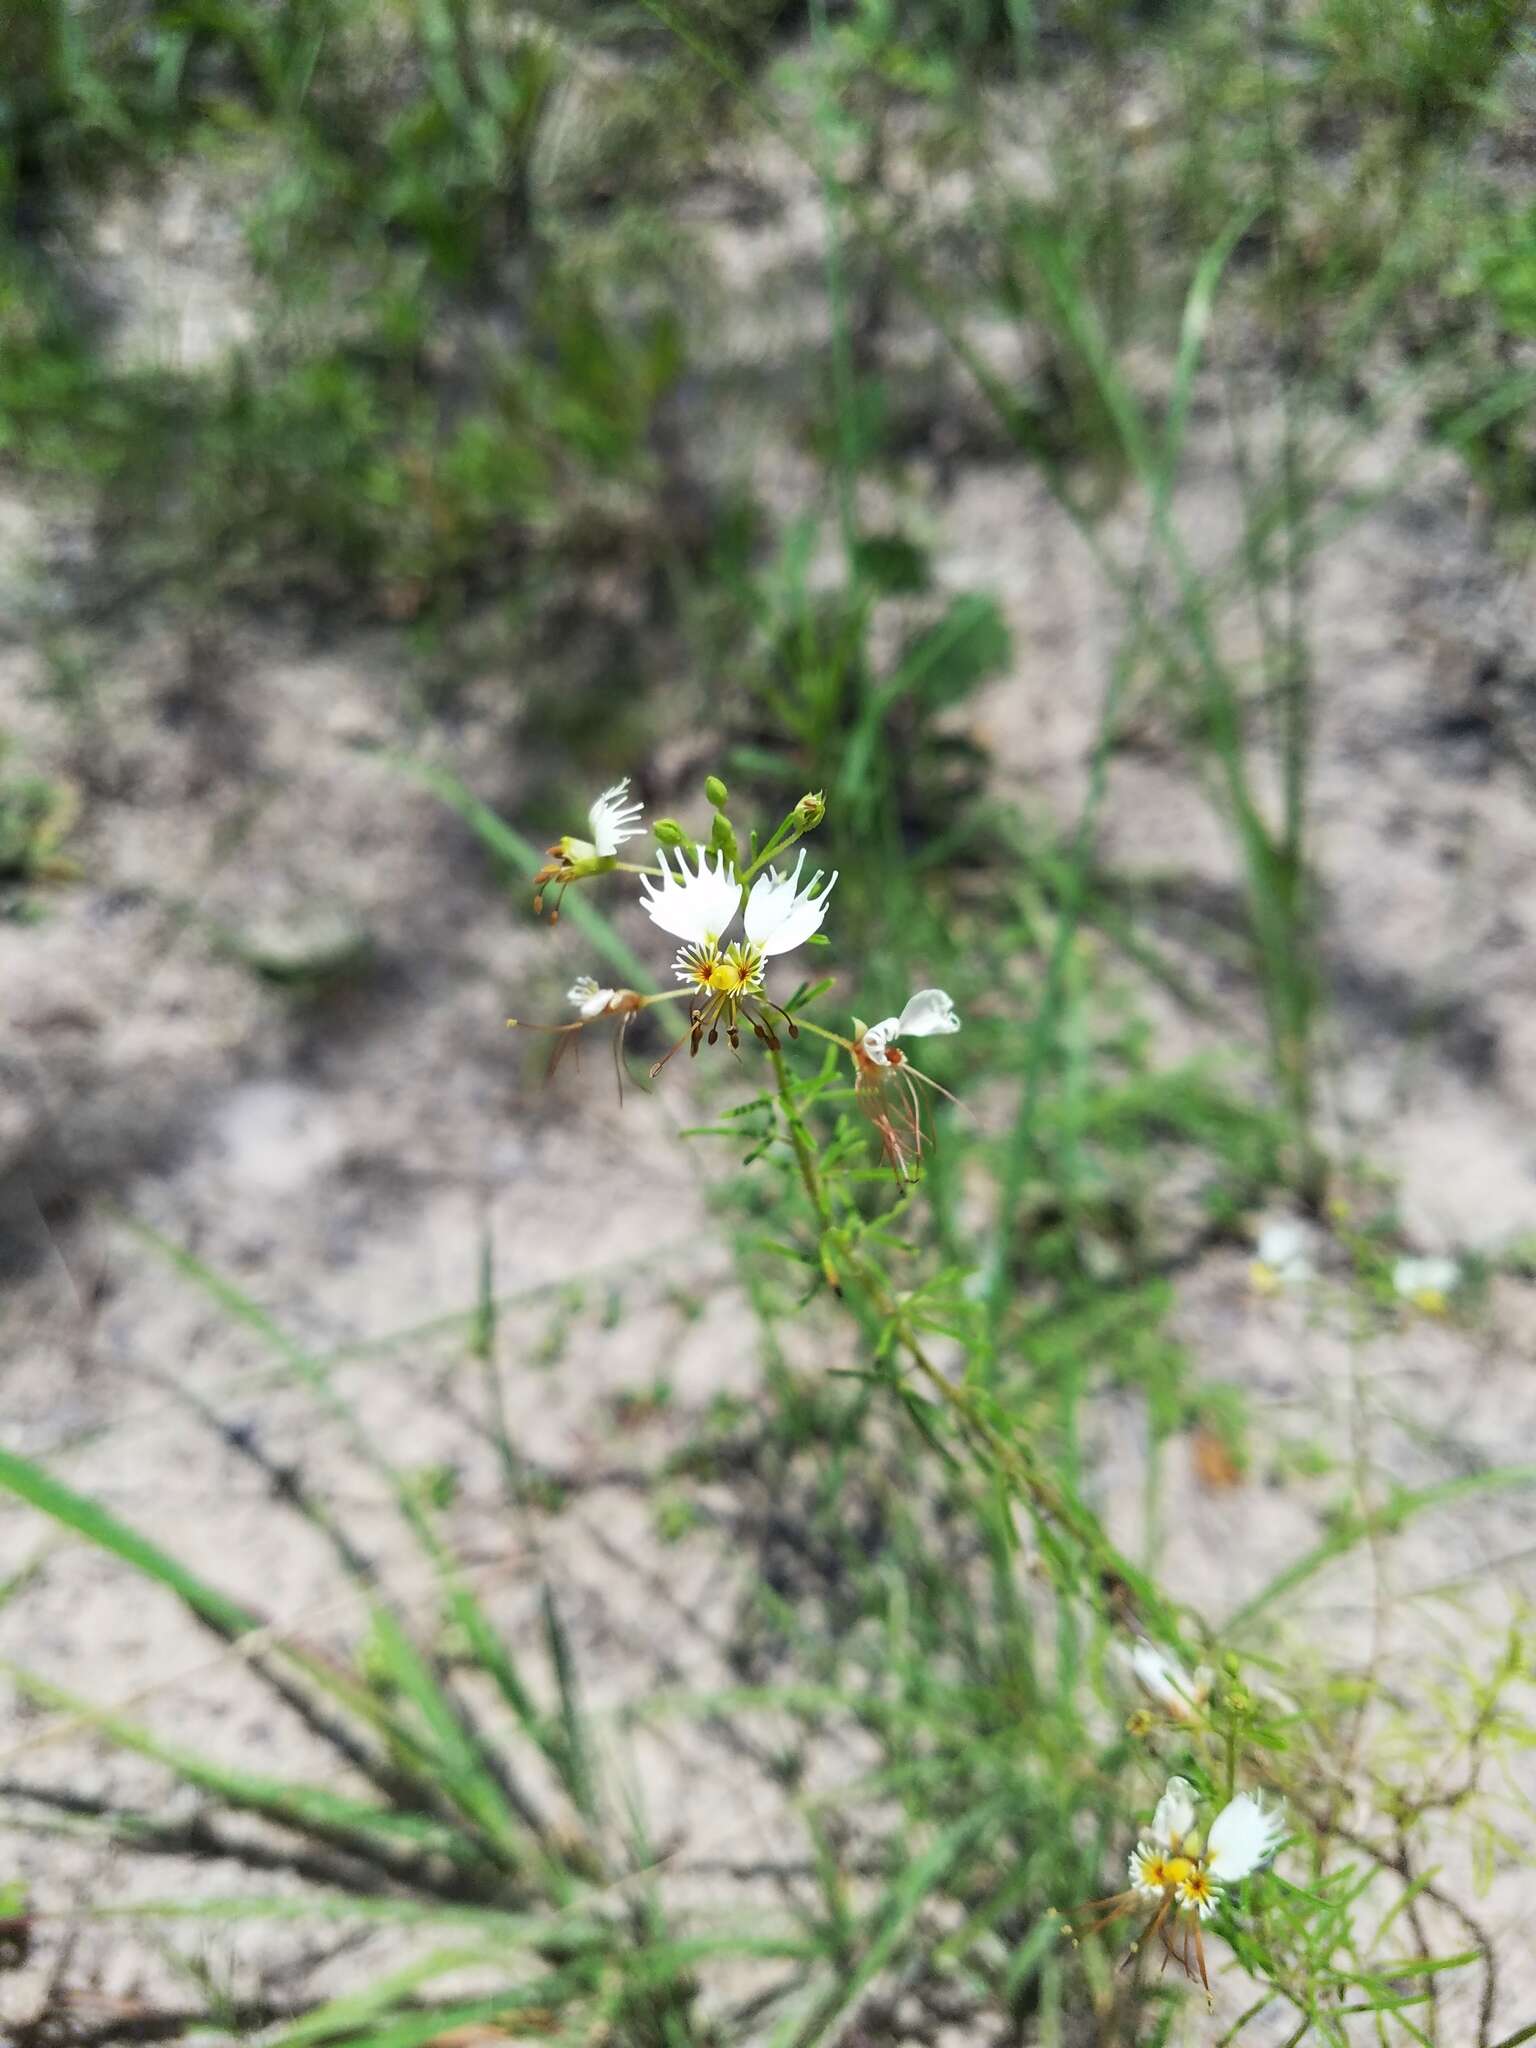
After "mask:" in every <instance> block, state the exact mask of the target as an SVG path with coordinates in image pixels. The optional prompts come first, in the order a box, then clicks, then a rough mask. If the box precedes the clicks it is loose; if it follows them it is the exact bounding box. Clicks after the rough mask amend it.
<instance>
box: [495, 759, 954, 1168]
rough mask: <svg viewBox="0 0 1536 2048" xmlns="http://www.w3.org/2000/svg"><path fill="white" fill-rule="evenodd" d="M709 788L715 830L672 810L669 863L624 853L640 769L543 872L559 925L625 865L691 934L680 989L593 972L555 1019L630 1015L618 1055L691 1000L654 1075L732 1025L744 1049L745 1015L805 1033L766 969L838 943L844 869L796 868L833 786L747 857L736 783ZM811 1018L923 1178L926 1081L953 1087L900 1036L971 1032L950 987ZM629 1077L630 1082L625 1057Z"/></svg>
mask: <svg viewBox="0 0 1536 2048" xmlns="http://www.w3.org/2000/svg"><path fill="white" fill-rule="evenodd" d="M704 793H705V796H706V797H707V798H708V800H709V802H710V804H711V806H712V807H713V810H714V817H713V820H712V821H711V825H710V830H709V835H708V837H707V839H705V840H704V841H702V842H700V841H698V840H696V839H694V838H693V837H692V836H691V835H690V834H688V833H687V832H685V831H684V829H683V827H682V826H681V825H680V824H678V822H677V821H676V820H675V819H673V818H661V819H658V820H657V821H656V823H655V824H654V825H653V827H652V832H653V834H654V837H655V841H656V858H655V865H641V864H639V863H637V862H633V861H625V860H623V859H621V857H620V849H621V848H622V847H623V846H624V845H625V844H626V843H627V842H628V841H630V840H632V839H635V838H637V837H638V836H640V834H641V833H642V832H643V830H644V827H643V825H642V823H641V820H642V818H643V815H644V809H643V806H642V805H641V804H640V803H638V802H632V801H631V800H630V796H629V778H628V777H627V776H626V777H625V778H624V780H623V781H622V782H616V783H615V784H614V785H613V787H612V788H611V789H606V790H604V791H603V793H602V795H601V796H600V797H598V798H597V800H596V801H595V802H594V803H593V805H592V807H591V809H590V810H589V812H588V814H587V820H588V832H589V833H590V837H588V838H578V837H576V836H575V835H574V834H567V835H566V836H565V837H564V838H562V839H559V840H557V841H556V842H555V843H554V845H553V846H551V847H550V848H549V850H548V862H547V864H546V865H545V866H544V867H542V868H541V869H540V870H539V872H538V874H537V875H536V876H535V878H534V887H535V894H534V909H535V911H537V912H541V913H542V911H543V908H544V904H545V900H546V897H551V898H552V899H553V900H552V901H551V907H550V920H551V922H554V921H555V920H556V919H557V918H558V916H559V898H560V896H561V895H563V893H564V891H565V890H566V889H567V888H569V887H570V886H571V885H572V884H573V883H577V882H581V881H585V880H587V879H588V878H590V877H593V876H597V875H604V874H611V873H614V872H623V873H627V874H633V875H637V876H639V878H640V905H641V908H642V909H643V910H644V912H645V914H646V916H647V917H648V918H649V919H650V920H651V922H652V924H654V925H655V926H656V927H657V929H658V930H660V931H663V932H665V933H667V935H668V936H669V937H670V938H673V939H676V940H677V941H678V947H677V952H676V954H675V956H674V959H673V974H674V978H675V979H676V981H677V982H678V984H679V986H678V987H677V988H674V989H668V990H665V991H662V992H660V993H658V994H654V995H642V994H641V993H640V992H639V991H637V990H635V989H628V988H607V987H603V986H601V985H600V984H599V983H598V982H597V981H596V980H594V979H593V978H592V977H591V976H590V975H582V976H581V977H580V978H579V979H578V980H577V981H575V982H573V983H572V985H571V988H570V991H569V1000H570V1002H571V1005H572V1007H573V1008H574V1009H575V1011H576V1013H577V1015H576V1018H575V1021H574V1022H573V1023H570V1024H566V1025H560V1026H556V1027H554V1029H555V1030H556V1031H557V1032H560V1033H562V1034H568V1033H572V1032H577V1031H580V1030H581V1029H582V1028H583V1027H584V1026H585V1025H587V1024H589V1023H592V1022H594V1021H595V1020H596V1019H598V1018H600V1017H614V1018H616V1019H617V1020H618V1023H619V1039H618V1040H616V1042H615V1043H616V1054H618V1055H619V1056H620V1057H621V1050H620V1046H619V1040H621V1039H622V1035H623V1032H624V1031H625V1030H626V1029H627V1027H628V1025H629V1023H630V1022H631V1020H632V1019H633V1018H634V1017H635V1016H637V1015H639V1014H640V1012H641V1011H643V1010H648V1009H651V1008H653V1007H655V1006H656V1005H658V1004H663V1003H668V1002H674V1001H679V1000H682V1001H686V1002H687V1004H688V1028H687V1030H686V1032H685V1033H684V1034H683V1036H682V1037H681V1038H679V1039H678V1041H677V1043H676V1044H675V1045H674V1046H673V1047H672V1050H671V1052H669V1053H667V1054H666V1055H665V1056H664V1058H663V1059H662V1060H659V1061H658V1062H657V1064H656V1067H654V1068H653V1069H652V1073H653V1074H654V1073H655V1072H656V1071H658V1070H659V1068H660V1067H661V1066H662V1065H664V1064H665V1061H666V1059H670V1058H671V1056H672V1052H676V1051H677V1050H678V1048H679V1047H680V1046H681V1045H683V1044H684V1043H687V1044H688V1046H689V1048H690V1051H691V1052H693V1053H697V1052H698V1050H699V1047H700V1046H701V1045H702V1044H704V1043H706V1042H707V1043H708V1044H710V1045H714V1044H715V1043H716V1042H717V1041H718V1040H719V1038H720V1037H721V1036H722V1035H723V1036H724V1037H725V1039H726V1041H727V1043H728V1044H729V1045H730V1046H731V1047H732V1049H733V1050H735V1049H739V1047H740V1044H741V1032H742V1026H743V1024H745V1025H746V1026H747V1027H748V1028H749V1029H750V1030H751V1031H752V1032H753V1033H754V1034H755V1035H756V1036H757V1037H758V1038H759V1039H760V1040H761V1041H762V1042H763V1043H764V1044H765V1045H766V1046H768V1047H769V1048H770V1049H772V1050H774V1051H777V1050H778V1049H779V1047H780V1044H781V1040H780V1037H779V1030H780V1027H783V1028H784V1029H786V1030H787V1032H788V1034H789V1035H790V1036H791V1037H797V1036H798V1035H799V1032H800V1029H801V1024H800V1022H799V1021H797V1019H796V1017H794V1016H793V1015H791V1014H790V1012H789V1010H787V1009H786V1008H784V1007H783V1005H782V1004H780V1003H778V1002H775V1001H774V1000H773V999H772V998H771V997H770V996H769V994H768V991H767V985H766V970H767V967H768V963H769V962H770V961H772V960H776V959H779V958H781V957H782V956H784V955H785V954H788V953H793V952H796V951H798V950H799V949H800V948H801V947H803V946H806V945H808V944H811V943H812V942H818V943H822V944H824V943H825V939H824V938H823V936H822V930H821V927H822V924H823V922H824V921H825V918H826V915H827V906H828V903H829V901H830V898H831V895H832V890H833V888H834V886H835V884H836V882H837V872H836V870H834V871H833V872H832V874H830V875H826V874H825V873H824V871H823V870H822V869H821V868H816V869H814V870H813V871H812V872H811V873H810V874H809V875H807V874H806V872H805V867H806V856H805V848H804V847H803V846H801V847H799V850H798V851H797V852H796V853H795V857H794V864H793V866H790V865H789V855H790V851H791V849H792V848H794V847H795V846H796V844H797V842H798V841H799V840H801V839H802V838H803V837H804V836H805V834H806V833H808V832H812V831H814V830H815V829H816V827H817V826H818V825H820V824H821V822H822V820H823V818H824V817H825V816H826V809H827V805H826V798H825V796H824V795H823V794H822V792H821V791H820V790H812V791H810V792H808V793H807V794H806V795H805V796H803V797H801V799H800V801H799V802H798V803H797V804H796V805H795V806H794V808H793V809H792V810H791V811H790V812H789V813H788V815H787V816H786V817H785V818H784V819H783V821H782V822H781V823H780V825H779V826H778V828H777V830H776V831H774V832H773V833H772V834H771V835H770V837H769V839H768V840H767V842H766V844H765V845H763V846H762V847H761V848H760V847H759V845H758V841H757V835H756V833H753V834H752V835H750V840H749V849H748V851H747V852H746V853H745V854H743V851H742V848H741V843H740V840H739V839H738V836H737V833H736V828H735V826H734V825H733V824H732V822H731V819H730V817H729V815H728V812H727V808H726V806H727V803H728V801H729V793H728V791H727V790H726V786H725V784H724V783H723V782H722V781H721V780H720V779H719V777H718V776H714V775H712V776H710V777H709V778H708V780H707V781H706V782H705V785H704ZM780 862H782V863H783V866H780V865H778V863H780ZM510 1021H513V1022H516V1021H517V1020H515V1019H513V1020H510ZM807 1028H809V1029H811V1030H813V1031H815V1032H816V1033H817V1035H818V1036H820V1037H823V1038H827V1039H829V1040H831V1041H832V1042H833V1043H835V1044H837V1045H840V1046H841V1047H843V1048H844V1050H845V1051H847V1052H848V1054H849V1055H850V1056H851V1058H852V1060H853V1065H854V1072H855V1078H856V1083H857V1095H858V1100H859V1102H860V1104H861V1106H862V1107H863V1108H864V1110H865V1112H866V1114H867V1115H868V1116H869V1118H870V1121H871V1122H872V1123H873V1124H874V1126H875V1129H876V1130H877V1131H878V1133H879V1135H880V1139H881V1142H882V1144H883V1145H884V1148H885V1152H886V1156H887V1158H888V1159H889V1160H890V1162H891V1165H892V1167H893V1168H894V1170H895V1171H896V1173H897V1175H898V1177H900V1178H902V1179H906V1178H909V1177H910V1176H911V1174H912V1171H913V1169H914V1167H915V1165H916V1163H917V1161H919V1160H920V1158H921V1155H922V1148H923V1127H922V1119H921V1116H920V1113H919V1101H918V1096H917V1092H916V1089H915V1087H914V1085H913V1084H914V1082H915V1081H921V1082H923V1083H924V1084H925V1085H927V1086H928V1087H931V1088H935V1089H937V1091H938V1092H939V1093H940V1094H945V1093H946V1092H947V1091H945V1090H943V1089H938V1084H937V1083H936V1082H933V1081H932V1080H930V1079H929V1077H928V1076H927V1075H925V1074H923V1073H920V1072H919V1071H918V1069H917V1068H915V1067H914V1066H913V1065H912V1064H911V1061H910V1060H909V1059H908V1057H907V1055H906V1053H905V1052H904V1051H903V1050H902V1048H901V1046H900V1045H899V1044H898V1042H897V1041H898V1040H901V1039H913V1038H925V1037H932V1036H934V1035H936V1034H939V1033H945V1032H952V1031H958V1030H959V1029H960V1019H959V1016H958V1015H957V1014H956V1011H955V1006H954V1004H953V1003H952V1002H951V1001H950V999H949V997H948V996H947V995H946V994H945V993H944V991H943V990H942V989H934V988H929V989H920V990H919V991H918V992H917V994H916V995H914V996H913V997H912V999H911V1000H910V1002H908V1004H907V1005H906V1007H905V1009H904V1010H903V1011H902V1012H901V1014H900V1016H899V1017H886V1018H884V1019H883V1020H882V1021H881V1022H880V1023H878V1024H874V1025H868V1026H866V1025H864V1024H862V1023H860V1022H859V1021H858V1019H857V1018H855V1019H854V1023H853V1036H852V1037H851V1038H848V1037H844V1036H843V1035H842V1034H841V1033H839V1032H833V1031H827V1030H825V1029H823V1028H822V1027H821V1026H819V1025H814V1024H808V1025H807ZM562 1042H564V1041H562ZM557 1052H558V1048H557ZM620 1074H621V1085H622V1064H621V1066H620ZM949 1099H951V1100H953V1098H952V1097H951V1098H949Z"/></svg>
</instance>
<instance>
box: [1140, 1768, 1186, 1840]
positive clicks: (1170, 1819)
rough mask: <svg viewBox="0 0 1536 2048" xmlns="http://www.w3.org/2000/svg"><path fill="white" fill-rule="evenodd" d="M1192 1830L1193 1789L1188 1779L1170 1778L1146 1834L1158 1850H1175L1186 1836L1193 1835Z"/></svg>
mask: <svg viewBox="0 0 1536 2048" xmlns="http://www.w3.org/2000/svg"><path fill="white" fill-rule="evenodd" d="M1194 1829H1195V1788H1194V1786H1193V1785H1191V1784H1190V1782H1189V1780H1188V1778H1170V1779H1169V1780H1168V1786H1167V1790H1166V1791H1165V1792H1164V1793H1163V1796H1162V1798H1161V1799H1159V1801H1158V1802H1157V1807H1156V1810H1155V1811H1154V1813H1153V1815H1152V1825H1151V1827H1150V1828H1149V1829H1148V1830H1147V1833H1148V1835H1149V1836H1150V1838H1151V1840H1152V1841H1154V1842H1156V1843H1157V1844H1158V1846H1159V1847H1160V1848H1163V1849H1177V1848H1178V1847H1179V1845H1180V1843H1181V1842H1182V1841H1183V1840H1184V1837H1185V1836H1186V1835H1190V1834H1193V1833H1194Z"/></svg>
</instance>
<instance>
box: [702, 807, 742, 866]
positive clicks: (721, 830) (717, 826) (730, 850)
mask: <svg viewBox="0 0 1536 2048" xmlns="http://www.w3.org/2000/svg"><path fill="white" fill-rule="evenodd" d="M709 846H710V851H711V852H712V853H723V854H724V855H725V857H726V859H727V860H728V861H729V862H730V864H731V866H732V867H733V868H739V867H740V865H741V854H740V851H739V849H738V847H737V845H736V833H735V830H734V828H733V826H732V824H731V821H730V819H729V818H728V817H727V816H726V815H725V813H724V811H716V813H715V822H714V824H713V825H712V826H711V827H710V832H709Z"/></svg>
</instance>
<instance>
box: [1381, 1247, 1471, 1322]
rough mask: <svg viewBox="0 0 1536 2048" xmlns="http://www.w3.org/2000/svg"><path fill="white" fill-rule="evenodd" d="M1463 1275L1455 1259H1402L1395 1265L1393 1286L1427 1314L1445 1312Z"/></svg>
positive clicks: (1398, 1292) (1407, 1300)
mask: <svg viewBox="0 0 1536 2048" xmlns="http://www.w3.org/2000/svg"><path fill="white" fill-rule="evenodd" d="M1460 1279H1461V1268H1460V1267H1459V1266H1458V1265H1457V1263H1456V1261H1455V1260H1454V1259H1446V1258H1428V1259H1399V1260H1398V1262H1397V1264H1396V1265H1395V1266H1394V1267H1393V1268H1392V1289H1393V1292H1394V1293H1395V1294H1397V1295H1400V1296H1401V1298H1402V1299H1403V1300H1404V1301H1406V1302H1409V1303H1410V1304H1411V1305H1412V1306H1413V1307H1414V1308H1416V1309H1419V1310H1421V1311H1422V1313H1423V1314H1425V1315H1427V1316H1443V1315H1444V1314H1445V1312H1446V1310H1447V1309H1448V1308H1449V1307H1450V1305H1451V1296H1452V1295H1453V1294H1454V1293H1455V1291H1456V1287H1457V1284H1458V1282H1459V1281H1460Z"/></svg>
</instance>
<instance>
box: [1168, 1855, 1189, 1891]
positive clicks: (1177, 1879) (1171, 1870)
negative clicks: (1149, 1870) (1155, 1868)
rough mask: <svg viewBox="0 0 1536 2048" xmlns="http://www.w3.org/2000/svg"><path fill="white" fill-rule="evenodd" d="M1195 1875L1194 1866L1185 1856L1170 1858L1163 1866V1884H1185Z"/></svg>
mask: <svg viewBox="0 0 1536 2048" xmlns="http://www.w3.org/2000/svg"><path fill="white" fill-rule="evenodd" d="M1195 1874H1196V1872H1195V1866H1194V1864H1193V1863H1192V1862H1191V1861H1190V1859H1189V1858H1188V1857H1187V1856H1170V1857H1169V1858H1168V1860H1167V1862H1166V1863H1165V1864H1164V1865H1163V1883H1164V1884H1187V1883H1188V1882H1189V1880H1190V1878H1192V1877H1193V1876H1194V1875H1195Z"/></svg>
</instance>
